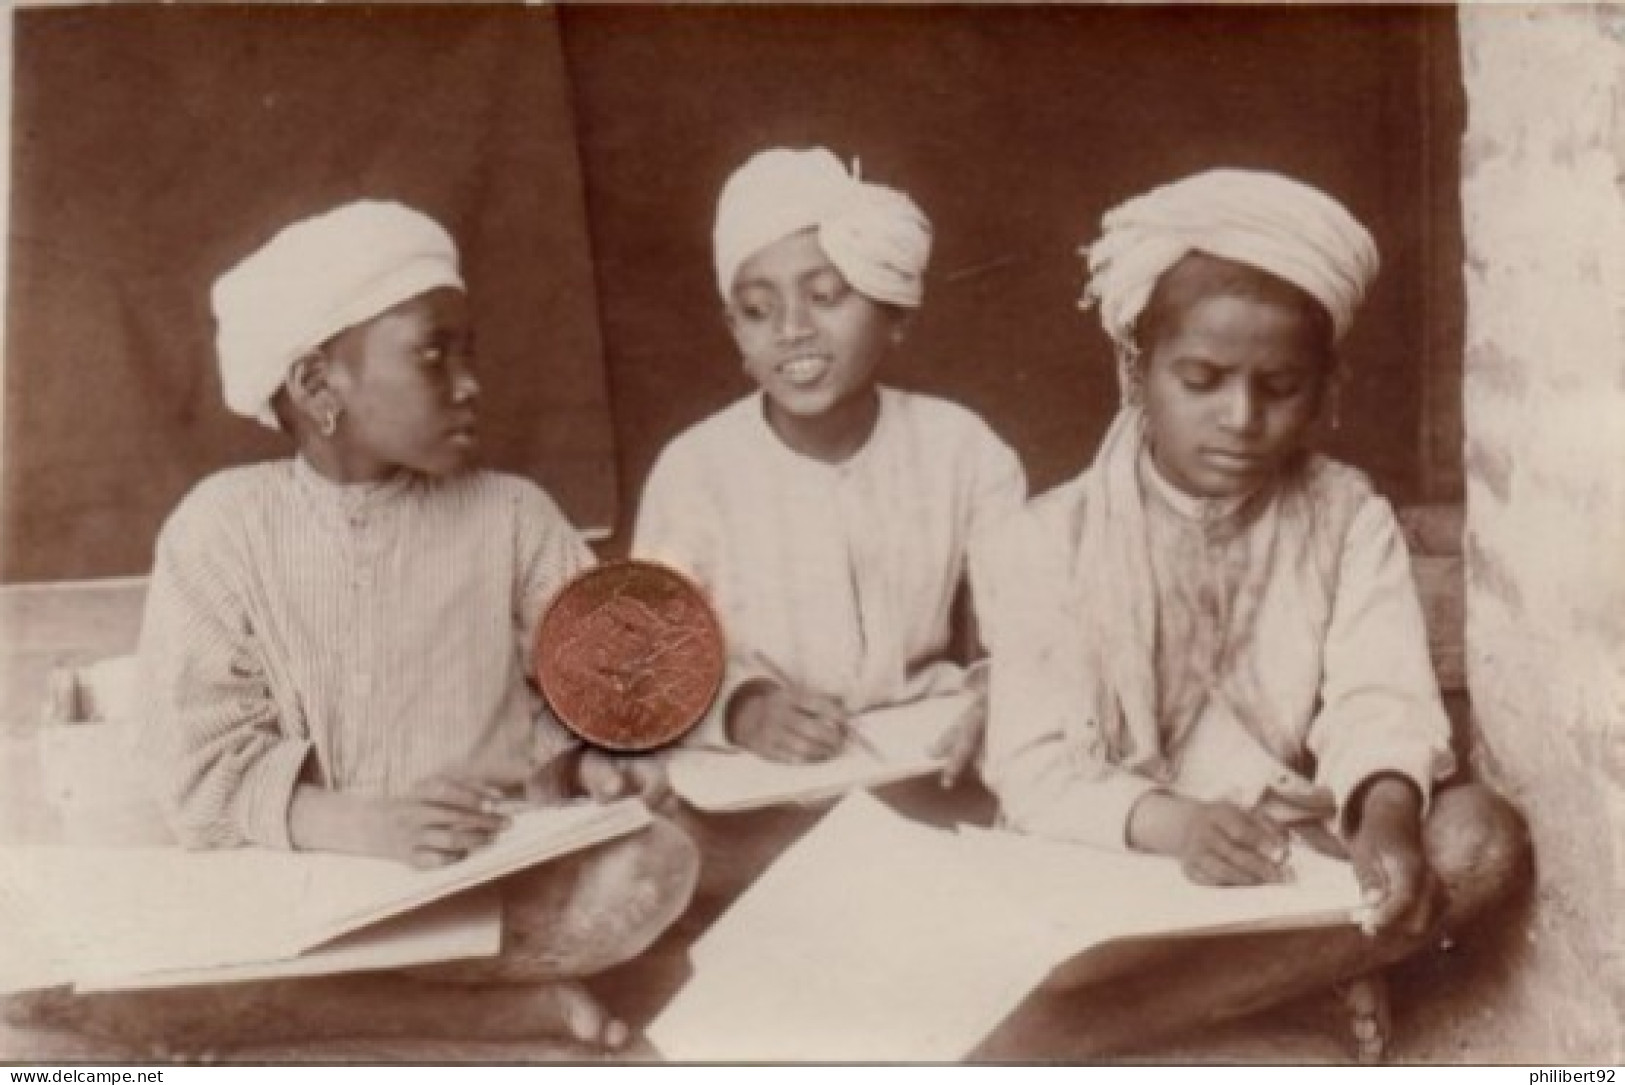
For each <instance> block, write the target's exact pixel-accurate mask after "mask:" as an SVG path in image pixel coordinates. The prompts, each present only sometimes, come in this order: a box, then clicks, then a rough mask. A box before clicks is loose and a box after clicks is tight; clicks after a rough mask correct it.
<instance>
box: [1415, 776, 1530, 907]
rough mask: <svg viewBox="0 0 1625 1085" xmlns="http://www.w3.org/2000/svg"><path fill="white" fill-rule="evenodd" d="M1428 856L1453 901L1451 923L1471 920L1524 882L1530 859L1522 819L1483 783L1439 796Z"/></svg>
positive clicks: (1429, 825) (1431, 816) (1431, 822)
mask: <svg viewBox="0 0 1625 1085" xmlns="http://www.w3.org/2000/svg"><path fill="white" fill-rule="evenodd" d="M1427 847H1428V857H1429V860H1430V861H1431V862H1432V864H1433V868H1434V870H1435V872H1436V873H1437V874H1438V875H1439V877H1440V879H1441V880H1442V881H1443V882H1444V885H1445V888H1446V890H1447V891H1448V893H1449V897H1450V915H1449V918H1450V921H1451V922H1453V923H1460V922H1463V921H1466V920H1470V919H1472V918H1473V917H1475V916H1476V915H1478V914H1479V913H1480V912H1482V911H1484V910H1485V909H1486V908H1488V907H1490V906H1491V905H1493V904H1496V903H1498V902H1499V901H1501V900H1502V899H1504V898H1506V897H1507V896H1509V895H1510V894H1511V893H1512V892H1513V891H1514V890H1516V889H1517V887H1518V886H1519V885H1520V884H1521V883H1522V882H1523V880H1524V879H1525V877H1526V875H1527V870H1528V867H1529V860H1530V847H1529V829H1528V826H1527V825H1526V824H1525V823H1524V820H1523V816H1522V815H1521V814H1519V813H1518V811H1517V809H1516V808H1514V807H1513V806H1512V804H1511V803H1509V802H1507V801H1506V800H1505V799H1503V798H1502V797H1501V796H1500V795H1497V794H1496V793H1495V792H1494V791H1491V790H1490V789H1489V788H1487V787H1485V786H1483V785H1481V784H1463V785H1460V786H1457V787H1451V788H1447V789H1445V790H1444V791H1441V792H1439V794H1438V795H1436V796H1435V797H1434V801H1433V809H1432V812H1431V813H1430V814H1429V816H1428V823H1427Z"/></svg>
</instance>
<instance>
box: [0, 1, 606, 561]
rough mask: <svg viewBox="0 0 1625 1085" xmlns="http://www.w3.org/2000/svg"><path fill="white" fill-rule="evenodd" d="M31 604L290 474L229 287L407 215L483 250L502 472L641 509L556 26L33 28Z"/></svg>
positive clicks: (12, 417)
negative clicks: (320, 230) (288, 244)
mask: <svg viewBox="0 0 1625 1085" xmlns="http://www.w3.org/2000/svg"><path fill="white" fill-rule="evenodd" d="M16 20H17V21H16V38H15V42H16V61H15V82H14V86H15V98H14V101H15V103H16V106H15V120H14V125H15V127H14V141H13V204H12V216H11V230H12V234H11V247H10V269H9V277H10V297H9V303H8V307H7V317H8V329H7V332H8V337H7V347H8V356H7V364H6V382H5V385H6V387H5V411H6V424H5V449H4V452H5V456H4V463H5V473H4V495H3V496H4V509H5V513H6V515H5V518H4V532H3V545H4V551H3V560H0V578H3V579H4V580H7V581H19V580H51V579H61V578H81V577H95V576H108V575H117V574H140V573H144V572H145V571H146V570H147V568H148V567H149V565H150V562H151V548H152V543H153V538H154V534H155V532H156V530H157V528H158V526H159V524H160V523H161V522H162V519H163V517H164V516H165V515H166V514H167V513H168V512H169V510H170V509H171V508H172V507H173V506H174V504H175V502H176V501H177V500H178V499H179V498H180V497H181V495H182V494H183V493H184V492H185V491H186V489H187V488H188V487H189V486H191V485H192V483H194V482H195V481H196V480H198V479H199V478H201V477H203V476H204V475H206V474H208V473H209V472H211V471H214V470H216V469H218V468H220V467H223V466H226V465H228V464H232V463H240V462H246V461H250V460H257V459H265V458H270V457H274V456H279V455H285V454H287V451H288V450H289V448H290V446H289V445H288V444H287V442H286V439H285V438H283V437H282V436H280V435H278V434H275V433H273V432H271V431H269V430H264V429H262V428H261V427H260V426H258V425H257V424H255V423H254V422H252V421H249V420H245V419H239V418H237V417H236V416H234V415H231V414H229V413H228V412H227V411H226V409H225V407H224V406H223V404H222V403H221V400H220V393H219V380H218V376H217V373H216V370H215V366H214V361H213V350H212V336H213V323H212V319H211V318H210V316H209V312H208V299H207V291H208V286H209V284H210V283H211V282H212V281H213V279H214V277H215V276H216V275H217V274H219V272H221V271H223V270H224V269H225V268H226V267H227V266H229V265H230V264H231V263H233V262H235V261H236V260H237V259H238V258H240V257H241V256H243V255H246V254H247V253H248V252H249V251H250V250H251V249H252V248H253V247H255V246H256V245H258V244H259V243H261V242H262V241H264V240H265V239H266V238H268V237H269V236H270V234H271V233H272V232H273V231H274V230H275V229H276V228H278V227H280V226H281V225H283V224H286V223H287V222H289V221H292V220H293V219H295V218H298V217H302V216H304V215H307V214H311V213H315V212H317V211H321V210H325V209H326V208H327V207H330V206H333V205H336V204H338V203H340V202H343V201H346V200H350V199H355V198H359V197H362V196H373V197H382V198H393V199H399V200H402V201H404V202H406V203H409V204H412V205H414V206H417V207H419V208H421V209H422V210H424V211H427V212H428V213H430V214H431V215H434V216H435V217H436V218H438V219H439V220H440V221H441V222H442V223H443V224H444V225H445V226H446V227H447V228H448V229H450V230H451V231H452V233H453V234H454V235H455V236H456V237H457V238H458V240H459V243H460V245H461V247H462V250H463V257H464V271H465V277H466V278H467V280H468V281H469V285H470V290H471V295H472V298H473V302H474V317H475V320H476V322H477V325H478V328H479V335H480V347H481V355H482V362H481V365H482V368H481V378H482V384H483V391H484V395H483V404H482V416H483V417H482V424H483V429H484V438H485V448H486V458H487V461H488V462H489V463H491V464H492V465H493V466H497V467H500V468H503V469H507V470H512V471H517V472H520V473H524V474H528V475H530V476H532V477H534V478H536V479H537V480H539V481H540V482H542V483H543V484H544V485H546V486H547V487H548V489H550V490H551V491H552V492H553V494H554V495H555V496H556V497H558V498H559V499H560V501H561V502H562V503H563V504H564V505H565V507H566V509H567V510H568V511H569V513H570V514H571V516H572V517H573V518H574V519H575V521H576V522H577V523H578V524H581V525H583V526H586V525H592V524H599V525H607V524H609V523H610V522H611V520H612V519H613V516H614V512H615V508H616V505H617V494H616V477H615V464H614V457H613V449H612V440H613V434H612V430H611V425H610V418H609V406H608V394H607V383H606V378H605V374H604V371H603V352H602V345H601V342H600V338H599V333H598V312H597V300H596V297H595V294H594V282H593V277H592V266H591V254H590V251H589V242H588V237H587V233H586V215H585V207H584V202H583V194H582V190H581V175H580V170H579V163H578V161H577V158H576V147H575V137H574V132H573V128H572V118H571V110H570V95H569V88H568V85H567V81H566V78H565V73H564V67H563V63H562V60H561V58H560V52H559V41H558V28H557V23H556V18H555V15H554V13H553V12H552V11H551V10H549V9H537V8H518V7H510V8H489V7H486V8H473V9H462V10H451V9H437V10H426V9H406V8H390V9H367V8H346V9H335V8H323V7H302V8H299V9H292V8H279V9H273V10H267V9H265V8H224V7H209V8H197V7H191V8H187V7H177V6H167V5H166V6H164V7H145V6H142V7H138V8H130V7H119V8H106V7H90V8H81V9H74V10H57V11H50V10H43V11H22V12H19V13H18V14H17V16H16Z"/></svg>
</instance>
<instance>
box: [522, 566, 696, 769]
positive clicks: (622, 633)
mask: <svg viewBox="0 0 1625 1085" xmlns="http://www.w3.org/2000/svg"><path fill="white" fill-rule="evenodd" d="M722 670H723V641H722V628H721V626H720V625H719V624H718V622H717V618H716V615H715V614H714V613H713V612H712V610H711V606H710V604H709V603H708V602H707V601H706V598H705V596H704V595H703V594H702V593H701V592H700V590H699V588H697V587H696V586H695V585H694V584H692V583H691V582H690V581H689V580H688V579H687V578H686V577H684V576H683V575H682V574H680V573H678V572H677V571H676V570H674V569H671V568H668V567H667V566H665V565H661V564H658V563H656V562H652V561H611V562H606V563H604V564H602V565H598V566H595V567H594V568H592V569H588V570H587V571H586V572H584V573H582V574H581V575H579V576H577V577H576V578H575V579H573V580H571V581H570V583H569V584H567V585H565V587H564V589H563V590H562V591H560V592H559V594H558V596H557V597H555V598H554V600H553V603H552V605H551V606H549V607H548V608H547V613H546V614H544V615H543V616H542V622H541V625H540V626H539V627H538V628H537V631H536V680H537V682H538V684H539V685H540V686H541V689H542V695H543V696H544V697H546V698H547V702H548V704H549V705H551V706H552V708H553V712H554V714H556V715H557V716H558V718H559V721H560V722H562V723H563V724H564V725H565V726H566V727H568V728H570V730H572V731H574V732H575V733H576V734H577V735H580V736H581V738H583V739H584V740H586V741H587V742H590V743H592V744H593V745H595V746H601V747H603V748H604V749H608V750H615V751H618V752H625V753H633V752H640V751H644V750H653V749H657V748H659V747H661V746H666V745H669V744H671V743H673V742H675V741H677V740H678V739H679V738H681V737H682V736H683V735H685V734H687V733H688V731H689V730H690V729H691V728H693V726H694V725H695V724H696V723H698V722H699V721H700V719H701V717H703V716H704V715H705V713H706V711H707V710H708V709H709V708H710V707H711V702H712V701H713V700H714V699H715V698H716V695H717V690H718V689H719V688H720V687H721V685H722Z"/></svg>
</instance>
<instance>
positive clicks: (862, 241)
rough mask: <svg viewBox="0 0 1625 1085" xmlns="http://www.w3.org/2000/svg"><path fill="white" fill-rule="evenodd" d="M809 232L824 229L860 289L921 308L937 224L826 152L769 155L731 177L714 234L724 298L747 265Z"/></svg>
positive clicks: (825, 244) (829, 251)
mask: <svg viewBox="0 0 1625 1085" xmlns="http://www.w3.org/2000/svg"><path fill="white" fill-rule="evenodd" d="M806 229H817V230H818V243H819V245H820V247H822V248H823V250H824V254H825V255H826V256H828V257H829V260H830V263H832V264H834V265H835V267H836V269H837V270H838V271H840V273H841V274H842V275H843V276H845V278H846V281H847V282H848V283H850V284H851V285H852V288H853V289H854V290H857V291H858V292H859V293H862V294H865V295H867V296H868V297H870V298H873V299H874V300H875V301H879V302H886V303H889V304H891V305H901V306H905V307H908V308H915V307H917V306H918V305H919V304H920V301H921V299H922V298H923V297H924V294H925V282H924V277H925V266H926V263H927V262H928V261H929V260H930V258H931V223H930V221H929V220H928V219H927V218H926V217H925V214H924V213H923V212H922V211H921V210H920V209H919V207H917V206H916V205H915V203H914V201H913V200H911V199H909V198H908V197H907V196H906V195H904V194H903V193H901V192H898V191H897V190H895V189H891V188H886V187H884V186H882V185H873V184H866V183H865V182H863V181H860V180H858V178H856V177H854V176H853V175H851V174H849V173H848V172H847V171H846V169H845V167H843V166H842V165H841V163H840V162H839V161H838V160H837V159H836V157H835V156H834V155H833V154H831V153H830V152H829V151H826V150H824V149H822V148H819V149H816V150H808V151H791V150H784V149H777V150H771V151H762V152H761V153H759V154H757V155H755V156H753V157H752V158H751V159H750V161H748V162H746V163H745V164H744V165H743V166H740V167H739V169H737V170H735V171H734V174H733V176H732V177H730V178H728V183H727V184H726V185H724V186H723V188H722V195H721V196H720V197H719V198H718V199H717V221H716V228H715V229H714V231H713V232H712V243H713V248H714V255H715V257H716V265H717V288H718V289H719V290H720V291H721V292H722V297H723V299H724V300H726V299H727V298H728V297H729V296H730V295H731V294H732V292H733V285H734V277H735V276H736V275H737V274H738V273H739V267H740V265H741V264H743V263H744V262H745V261H746V260H749V259H750V258H751V257H752V256H754V255H755V254H756V253H758V252H760V251H761V250H762V249H764V248H766V247H767V246H769V245H771V244H773V243H774V242H775V241H778V240H780V239H782V238H786V237H789V236H790V235H791V234H794V233H797V232H799V231H801V230H806Z"/></svg>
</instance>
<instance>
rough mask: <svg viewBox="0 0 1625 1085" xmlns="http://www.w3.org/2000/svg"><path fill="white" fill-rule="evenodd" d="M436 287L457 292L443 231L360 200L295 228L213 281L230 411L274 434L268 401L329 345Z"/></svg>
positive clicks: (417, 215) (418, 217)
mask: <svg viewBox="0 0 1625 1085" xmlns="http://www.w3.org/2000/svg"><path fill="white" fill-rule="evenodd" d="M439 287H454V288H456V289H458V290H461V289H463V280H462V277H461V275H459V274H458V270H457V247H456V246H455V245H454V244H453V243H452V240H451V235H450V234H448V233H446V231H445V230H444V229H442V228H441V226H440V224H439V223H437V222H435V221H434V220H433V219H431V218H429V217H428V216H427V215H424V214H422V213H421V212H418V211H414V210H412V209H411V208H409V207H405V206H403V205H401V204H398V203H386V202H381V201H376V200H363V201H360V202H358V203H351V204H346V205H345V206H343V207H339V208H336V209H335V210H332V211H328V212H326V213H325V214H321V215H317V216H316V217H314V218H309V219H305V220H303V221H301V222H296V223H294V224H293V225H292V226H289V227H287V228H285V229H284V230H282V231H281V232H280V233H278V234H277V235H276V236H275V237H273V238H272V239H271V240H270V241H269V242H267V243H266V244H265V246H264V247H263V248H261V249H259V251H257V252H255V253H254V254H252V255H251V256H249V257H247V258H246V259H244V260H243V261H242V262H241V263H239V264H238V265H237V266H236V267H234V268H232V269H231V270H230V271H228V272H226V273H225V274H224V275H222V276H220V278H219V279H217V280H215V284H214V290H213V293H212V295H211V300H212V301H213V304H214V317H215V322H216V324H217V325H218V330H217V332H216V336H215V350H216V353H217V354H218V355H219V361H220V383H221V386H222V388H223V389H224V391H225V399H226V406H228V407H230V408H231V409H232V410H233V411H235V412H236V413H237V414H241V415H246V416H248V417H250V418H254V419H257V420H259V421H260V422H261V423H262V424H264V425H267V426H270V427H271V428H272V429H278V428H280V427H279V426H278V425H277V421H276V416H275V415H274V414H273V413H272V412H271V397H272V396H274V395H275V394H276V391H277V389H278V388H280V387H282V382H283V381H284V380H286V379H287V375H288V370H289V369H290V368H291V367H292V366H293V363H294V362H296V361H298V360H299V359H300V358H301V357H303V356H304V355H305V354H308V353H309V352H310V351H312V350H314V349H315V348H317V347H319V346H321V345H322V344H323V343H325V342H326V341H327V340H329V339H331V338H332V337H333V336H335V335H337V334H338V333H339V332H342V331H344V330H345V329H346V328H352V327H354V326H356V325H357V324H361V323H364V322H365V321H368V320H371V319H372V318H373V317H375V316H378V315H379V314H380V313H383V312H385V311H386V310H388V309H390V308H393V307H394V306H396V305H399V304H400V303H401V302H403V301H407V300H408V299H410V298H414V297H417V296H418V295H419V294H423V293H427V292H428V291H430V290H434V289H437V288H439Z"/></svg>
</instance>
